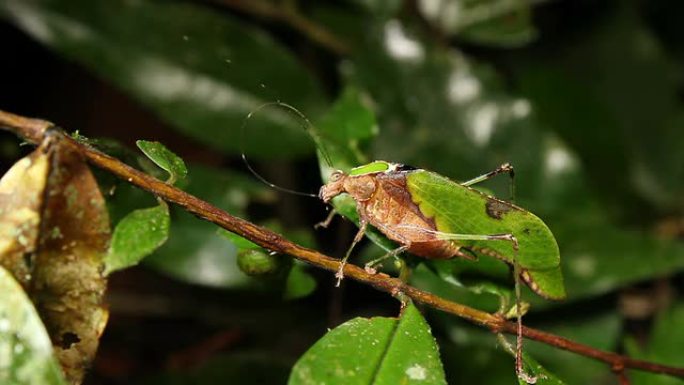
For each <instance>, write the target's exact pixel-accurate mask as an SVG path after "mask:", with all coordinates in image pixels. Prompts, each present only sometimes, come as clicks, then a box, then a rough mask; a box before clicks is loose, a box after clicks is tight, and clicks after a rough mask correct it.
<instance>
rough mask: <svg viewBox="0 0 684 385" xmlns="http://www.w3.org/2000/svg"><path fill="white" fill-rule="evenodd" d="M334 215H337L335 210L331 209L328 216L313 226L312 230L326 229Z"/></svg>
mask: <svg viewBox="0 0 684 385" xmlns="http://www.w3.org/2000/svg"><path fill="white" fill-rule="evenodd" d="M335 215H337V211H335V209H331V210H330V214H328V216H327V217H325V219H324V220H323V221H321V222H318V223H316V224H315V225H314V229H319V228H323V229H327V228H328V226H330V222H332V220H333V218H335Z"/></svg>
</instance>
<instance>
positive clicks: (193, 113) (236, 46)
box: [0, 0, 323, 157]
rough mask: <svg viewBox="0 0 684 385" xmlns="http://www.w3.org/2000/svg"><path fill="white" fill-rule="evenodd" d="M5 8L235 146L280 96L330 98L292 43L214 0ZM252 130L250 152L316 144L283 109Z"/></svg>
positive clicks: (143, 98)
mask: <svg viewBox="0 0 684 385" xmlns="http://www.w3.org/2000/svg"><path fill="white" fill-rule="evenodd" d="M0 14H4V15H5V16H6V17H7V18H9V19H10V20H11V21H12V22H14V23H15V24H16V25H17V26H19V27H20V28H22V29H23V30H24V31H26V32H27V33H28V34H30V35H31V36H32V37H34V38H35V39H37V40H39V41H40V42H42V43H43V44H45V45H47V46H48V47H50V48H52V49H54V50H56V51H58V52H60V53H61V54H64V55H65V56H67V57H70V58H72V59H74V60H76V61H78V62H79V63H81V64H83V65H85V66H86V67H87V68H89V69H91V70H92V71H94V72H96V73H97V74H99V75H100V76H102V77H104V78H106V79H108V80H109V81H110V82H112V83H114V84H115V85H117V86H118V87H120V88H122V89H123V90H125V91H126V92H128V93H129V94H130V95H131V96H133V97H134V98H136V99H137V100H139V101H140V102H141V103H143V104H144V105H145V106H147V107H148V108H150V109H151V110H153V111H155V112H156V113H157V114H159V116H161V117H162V118H163V119H165V120H166V121H167V122H168V123H170V125H171V126H173V127H175V128H177V129H179V130H180V131H181V132H183V133H185V134H187V135H188V136H190V137H192V138H194V139H197V140H199V141H201V142H202V143H204V144H206V145H208V146H211V147H213V148H217V149H220V150H225V151H228V152H231V153H239V152H240V151H241V147H242V140H241V127H242V124H243V121H244V120H245V118H246V117H247V116H248V115H249V114H250V112H252V111H254V110H256V109H257V108H258V107H259V106H261V105H262V104H263V103H265V102H271V101H275V100H281V101H283V102H287V103H288V104H292V105H295V106H297V107H298V108H300V109H304V110H305V111H306V112H307V113H315V111H316V110H317V109H318V107H319V106H320V105H321V101H322V100H323V97H322V94H321V91H320V89H319V86H318V84H317V83H316V82H315V81H314V79H313V78H312V76H311V75H310V74H309V73H308V72H307V71H306V69H305V68H304V67H303V66H302V65H300V64H299V63H298V62H297V61H296V60H295V59H294V58H293V57H292V56H291V55H290V54H289V52H287V51H286V50H285V49H284V48H283V47H281V46H280V45H278V44H277V43H275V42H274V41H273V40H272V39H270V38H269V37H268V36H267V35H265V34H264V33H262V32H261V31H258V30H256V29H253V28H249V27H247V26H245V25H243V24H241V23H238V22H236V21H234V20H233V19H232V18H231V17H230V16H228V15H226V14H219V13H218V12H216V11H213V10H211V9H209V8H207V7H202V6H199V5H195V4H188V3H182V2H169V1H158V0H143V1H132V2H131V1H122V0H116V1H88V0H76V1H58V0H29V1H25V0H7V1H3V2H2V3H0ZM293 85H296V86H293ZM246 131H247V132H248V135H245V141H244V143H245V150H246V151H247V152H248V153H250V154H251V155H253V156H262V157H276V156H287V155H292V154H301V153H303V152H308V151H311V149H312V146H311V143H310V140H309V139H308V138H307V137H306V135H305V133H304V131H303V130H302V129H301V127H300V125H299V122H298V118H295V117H294V116H293V115H291V114H289V113H287V112H286V111H285V110H282V109H279V108H276V107H273V108H265V109H262V110H260V111H259V113H257V114H255V116H254V117H253V118H252V119H249V124H248V125H247V127H246ZM274 149H277V150H275V151H274Z"/></svg>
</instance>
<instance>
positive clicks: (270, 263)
mask: <svg viewBox="0 0 684 385" xmlns="http://www.w3.org/2000/svg"><path fill="white" fill-rule="evenodd" d="M281 259H282V257H278V256H275V255H270V254H269V253H267V252H266V251H264V250H262V249H248V250H242V251H240V252H239V253H238V255H237V264H238V267H239V268H240V270H242V272H243V273H245V274H247V275H249V276H260V275H271V274H274V273H276V272H278V271H279V270H280V267H281V265H282V261H281Z"/></svg>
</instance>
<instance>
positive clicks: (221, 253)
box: [145, 165, 270, 287]
mask: <svg viewBox="0 0 684 385" xmlns="http://www.w3.org/2000/svg"><path fill="white" fill-rule="evenodd" d="M189 170H190V173H189V174H188V185H187V187H186V188H185V190H186V191H187V192H188V193H190V194H193V195H195V196H197V197H200V198H202V199H204V200H206V201H208V202H211V203H212V204H214V205H215V206H217V207H219V208H221V209H224V210H226V211H228V212H229V213H231V214H232V215H237V216H244V215H245V210H246V206H247V204H248V203H249V201H250V200H251V199H255V198H259V197H260V196H261V197H263V196H267V195H268V194H269V193H270V191H269V190H268V188H267V187H265V186H264V185H262V184H260V183H258V182H256V181H254V180H253V179H251V178H249V177H246V176H243V175H241V174H237V173H229V172H226V171H220V170H218V169H212V168H208V167H201V166H198V165H190V166H189ZM171 217H172V220H171V230H170V235H169V240H168V241H167V242H166V243H165V244H164V245H163V246H162V247H160V248H159V249H158V250H157V251H156V252H155V253H154V254H152V255H150V256H149V257H147V258H145V264H146V265H148V266H151V267H153V268H155V269H158V270H160V271H162V272H164V273H166V274H169V275H171V276H173V277H175V278H177V279H180V280H183V281H187V282H191V283H195V284H199V285H206V286H213V287H240V286H243V285H246V284H247V283H248V282H249V278H248V277H247V276H245V275H244V274H243V273H242V272H240V270H239V269H238V266H237V260H236V259H237V252H238V251H239V249H238V247H237V246H236V245H235V244H233V243H231V242H227V241H226V239H224V237H222V236H220V235H218V234H217V233H216V226H215V225H213V224H211V223H209V222H205V221H202V220H199V219H198V218H196V217H195V216H193V215H191V214H189V213H187V212H185V211H184V210H182V209H179V208H177V207H172V208H171Z"/></svg>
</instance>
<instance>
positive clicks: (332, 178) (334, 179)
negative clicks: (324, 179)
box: [330, 171, 342, 182]
mask: <svg viewBox="0 0 684 385" xmlns="http://www.w3.org/2000/svg"><path fill="white" fill-rule="evenodd" d="M340 178H342V172H340V171H335V172H333V173H332V175H330V181H331V182H337V181H338V180H340Z"/></svg>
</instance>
